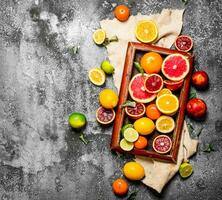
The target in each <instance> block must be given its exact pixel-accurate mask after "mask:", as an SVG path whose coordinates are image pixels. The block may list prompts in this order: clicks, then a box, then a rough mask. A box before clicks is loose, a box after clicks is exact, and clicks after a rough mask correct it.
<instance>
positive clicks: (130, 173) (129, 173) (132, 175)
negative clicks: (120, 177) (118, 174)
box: [123, 162, 145, 181]
mask: <svg viewBox="0 0 222 200" xmlns="http://www.w3.org/2000/svg"><path fill="white" fill-rule="evenodd" d="M123 174H124V176H125V177H126V178H128V179H129V180H132V181H138V180H141V179H142V178H143V177H144V176H145V170H144V168H143V166H142V165H141V164H139V163H137V162H128V163H126V164H125V165H124V166H123Z"/></svg>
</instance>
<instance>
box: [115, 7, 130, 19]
mask: <svg viewBox="0 0 222 200" xmlns="http://www.w3.org/2000/svg"><path fill="white" fill-rule="evenodd" d="M114 15H115V17H116V19H118V20H119V21H121V22H124V21H126V20H127V19H128V18H129V15H130V10H129V8H128V7H127V6H125V5H119V6H117V7H116V8H115V10H114Z"/></svg>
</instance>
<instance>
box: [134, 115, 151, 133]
mask: <svg viewBox="0 0 222 200" xmlns="http://www.w3.org/2000/svg"><path fill="white" fill-rule="evenodd" d="M134 128H135V129H136V130H137V132H138V133H139V134H140V135H149V134H151V133H152V132H153V131H154V129H155V124H154V122H153V121H152V120H151V119H150V118H148V117H142V118H140V119H137V120H136V121H135V122H134Z"/></svg>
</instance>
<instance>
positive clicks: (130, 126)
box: [121, 124, 133, 137]
mask: <svg viewBox="0 0 222 200" xmlns="http://www.w3.org/2000/svg"><path fill="white" fill-rule="evenodd" d="M127 128H133V125H132V124H125V125H124V126H123V127H122V128H121V133H122V136H123V133H124V131H125V130H126V129H127ZM123 137H124V136H123Z"/></svg>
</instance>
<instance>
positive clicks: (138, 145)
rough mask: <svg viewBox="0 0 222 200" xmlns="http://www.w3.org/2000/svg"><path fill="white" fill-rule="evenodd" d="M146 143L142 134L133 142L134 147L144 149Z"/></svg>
mask: <svg viewBox="0 0 222 200" xmlns="http://www.w3.org/2000/svg"><path fill="white" fill-rule="evenodd" d="M147 145H148V140H147V139H146V138H145V137H144V136H139V138H138V140H137V141H136V142H134V147H135V148H136V149H145V148H146V147H147Z"/></svg>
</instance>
